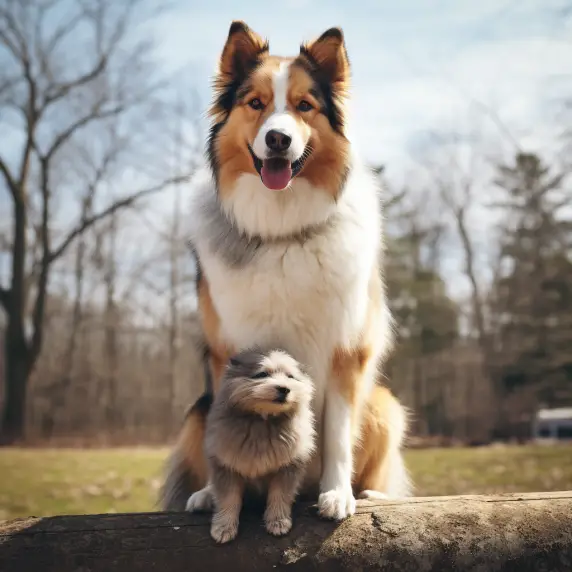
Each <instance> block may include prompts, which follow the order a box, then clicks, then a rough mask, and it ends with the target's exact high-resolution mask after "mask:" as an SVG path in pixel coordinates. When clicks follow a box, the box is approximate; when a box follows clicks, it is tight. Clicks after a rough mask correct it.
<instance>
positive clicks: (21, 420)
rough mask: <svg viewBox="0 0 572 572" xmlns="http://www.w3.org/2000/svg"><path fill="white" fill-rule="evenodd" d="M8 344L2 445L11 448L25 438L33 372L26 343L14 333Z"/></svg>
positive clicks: (0, 442) (7, 336)
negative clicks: (27, 400) (29, 390)
mask: <svg viewBox="0 0 572 572" xmlns="http://www.w3.org/2000/svg"><path fill="white" fill-rule="evenodd" d="M10 330H11V328H10V324H9V325H8V331H7V332H6V342H5V395H4V410H3V411H2V432H1V435H0V444H2V445H11V444H13V443H15V442H17V441H18V440H20V439H22V437H23V436H24V427H25V421H26V390H27V387H28V380H29V377H30V372H31V369H32V364H31V363H30V358H31V356H30V352H29V350H28V347H27V344H26V340H25V339H24V338H23V337H21V336H19V335H17V333H16V334H15V333H14V332H13V331H10Z"/></svg>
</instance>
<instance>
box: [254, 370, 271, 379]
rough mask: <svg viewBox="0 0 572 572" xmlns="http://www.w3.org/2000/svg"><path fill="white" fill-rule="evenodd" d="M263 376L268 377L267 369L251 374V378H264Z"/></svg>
mask: <svg viewBox="0 0 572 572" xmlns="http://www.w3.org/2000/svg"><path fill="white" fill-rule="evenodd" d="M265 377H270V374H269V373H268V372H267V371H264V370H262V371H259V372H258V373H255V374H254V375H253V376H252V379H264V378H265Z"/></svg>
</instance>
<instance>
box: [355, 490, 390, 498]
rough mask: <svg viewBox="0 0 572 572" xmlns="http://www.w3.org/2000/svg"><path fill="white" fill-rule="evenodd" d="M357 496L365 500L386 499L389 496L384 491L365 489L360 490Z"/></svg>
mask: <svg viewBox="0 0 572 572" xmlns="http://www.w3.org/2000/svg"><path fill="white" fill-rule="evenodd" d="M357 498H358V499H367V500H387V499H388V498H389V497H388V496H387V495H386V494H385V493H380V492H379V491H371V490H365V491H361V493H360V494H359V495H358V496H357Z"/></svg>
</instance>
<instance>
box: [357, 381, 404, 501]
mask: <svg viewBox="0 0 572 572" xmlns="http://www.w3.org/2000/svg"><path fill="white" fill-rule="evenodd" d="M405 428H406V418H405V413H404V410H403V408H402V406H401V404H400V403H399V402H398V401H397V399H396V398H395V397H394V396H393V395H392V393H391V391H389V389H387V388H386V387H381V386H376V387H375V388H374V390H373V391H372V393H371V396H370V398H369V399H368V401H367V403H366V405H365V408H364V411H363V418H362V428H361V435H360V440H359V441H358V442H357V443H356V446H355V448H354V479H353V483H352V484H353V488H354V491H355V493H356V494H358V493H359V492H361V491H365V490H374V491H382V492H383V491H386V490H387V488H388V487H387V483H388V478H389V477H390V475H388V472H387V454H388V451H389V450H391V449H392V448H396V447H397V446H399V445H401V442H402V440H403V437H404V433H405ZM392 440H393V442H392Z"/></svg>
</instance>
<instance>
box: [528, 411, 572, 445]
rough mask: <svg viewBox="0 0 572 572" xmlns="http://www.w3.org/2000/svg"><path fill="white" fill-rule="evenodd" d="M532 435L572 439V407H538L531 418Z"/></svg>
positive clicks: (537, 437)
mask: <svg viewBox="0 0 572 572" xmlns="http://www.w3.org/2000/svg"><path fill="white" fill-rule="evenodd" d="M532 437H533V438H534V439H562V440H564V439H570V440H572V407H559V408H557V409H539V410H538V411H537V413H536V416H535V417H534V420H533V426H532Z"/></svg>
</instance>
